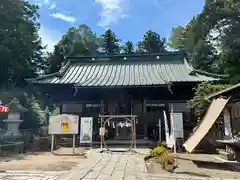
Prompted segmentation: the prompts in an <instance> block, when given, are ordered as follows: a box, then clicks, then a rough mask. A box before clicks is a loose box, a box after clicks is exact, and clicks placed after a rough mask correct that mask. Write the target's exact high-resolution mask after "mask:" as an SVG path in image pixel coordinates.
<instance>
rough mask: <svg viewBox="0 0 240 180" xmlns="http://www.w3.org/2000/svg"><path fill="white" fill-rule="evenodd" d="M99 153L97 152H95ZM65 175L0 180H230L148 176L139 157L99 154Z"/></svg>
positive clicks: (7, 175) (5, 175)
mask: <svg viewBox="0 0 240 180" xmlns="http://www.w3.org/2000/svg"><path fill="white" fill-rule="evenodd" d="M98 151H99V150H98ZM98 151H97V150H91V151H90V152H89V154H88V159H86V161H84V163H80V164H78V165H77V166H76V167H74V168H73V169H72V170H71V171H67V172H16V171H15V172H0V180H233V179H225V178H224V179H223V178H220V177H219V178H217V177H216V178H206V177H197V176H189V175H177V174H169V173H166V174H165V173H163V174H150V173H148V172H147V169H146V165H145V163H144V160H143V158H144V156H145V155H143V154H142V152H141V153H137V154H134V153H112V154H107V153H102V154H101V153H99V152H98Z"/></svg>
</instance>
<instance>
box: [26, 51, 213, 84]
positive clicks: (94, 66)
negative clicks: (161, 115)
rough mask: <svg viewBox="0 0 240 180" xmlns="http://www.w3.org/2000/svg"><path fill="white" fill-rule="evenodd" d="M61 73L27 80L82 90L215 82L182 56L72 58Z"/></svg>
mask: <svg viewBox="0 0 240 180" xmlns="http://www.w3.org/2000/svg"><path fill="white" fill-rule="evenodd" d="M68 60H69V61H68V63H67V64H66V66H65V67H63V68H62V69H61V70H60V72H59V73H55V74H51V75H47V76H43V77H38V78H35V79H28V81H29V82H32V83H40V84H73V85H76V86H79V87H99V86H100V87H107V86H113V87H114V86H152V85H164V84H169V83H172V82H202V81H214V80H217V79H216V78H213V77H209V76H206V75H203V74H202V73H198V72H194V69H193V68H192V67H191V66H190V65H189V64H188V63H187V62H186V61H185V60H184V57H183V56H179V54H178V55H176V54H174V53H172V54H167V55H157V54H154V55H135V56H130V57H129V56H126V57H125V56H123V55H121V56H117V58H115V57H100V58H99V57H98V58H96V57H95V58H92V57H91V59H90V57H82V58H76V57H69V58H68Z"/></svg>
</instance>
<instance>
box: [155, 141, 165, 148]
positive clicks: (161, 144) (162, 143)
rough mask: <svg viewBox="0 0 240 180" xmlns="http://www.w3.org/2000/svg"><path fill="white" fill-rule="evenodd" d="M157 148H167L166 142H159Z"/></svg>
mask: <svg viewBox="0 0 240 180" xmlns="http://www.w3.org/2000/svg"><path fill="white" fill-rule="evenodd" d="M157 146H160V147H162V146H163V147H165V146H166V142H165V141H158V142H157Z"/></svg>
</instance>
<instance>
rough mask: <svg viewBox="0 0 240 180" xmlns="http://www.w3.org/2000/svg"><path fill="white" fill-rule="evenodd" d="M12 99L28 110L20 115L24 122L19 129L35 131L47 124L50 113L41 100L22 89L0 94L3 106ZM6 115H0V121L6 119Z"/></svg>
mask: <svg viewBox="0 0 240 180" xmlns="http://www.w3.org/2000/svg"><path fill="white" fill-rule="evenodd" d="M14 97H16V98H17V99H18V100H19V101H20V103H21V105H22V106H23V107H25V108H26V109H28V111H27V112H25V113H23V114H22V119H23V120H24V121H23V122H22V123H21V124H20V127H19V128H21V129H37V128H38V127H39V126H40V125H45V124H47V122H48V117H49V116H50V114H51V112H50V111H49V110H48V107H46V106H45V105H44V104H43V103H42V102H41V101H43V99H40V98H37V95H34V94H33V93H32V92H31V91H29V90H28V91H26V90H24V89H17V88H15V89H13V90H8V91H5V92H0V100H1V101H2V103H3V104H4V105H6V104H8V103H9V102H10V101H11V100H12V99H13V98H14ZM6 115H7V114H6V113H1V114H0V119H1V120H3V119H4V118H6V117H7V116H6Z"/></svg>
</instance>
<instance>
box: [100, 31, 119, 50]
mask: <svg viewBox="0 0 240 180" xmlns="http://www.w3.org/2000/svg"><path fill="white" fill-rule="evenodd" d="M102 38H103V46H102V49H103V51H104V53H106V54H116V53H119V52H120V45H119V41H120V40H119V39H118V38H117V36H116V35H115V33H114V32H113V31H112V30H111V29H108V30H107V31H106V32H105V33H104V34H103V35H102Z"/></svg>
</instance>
